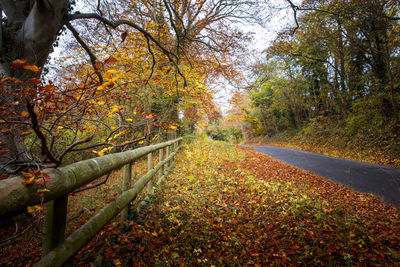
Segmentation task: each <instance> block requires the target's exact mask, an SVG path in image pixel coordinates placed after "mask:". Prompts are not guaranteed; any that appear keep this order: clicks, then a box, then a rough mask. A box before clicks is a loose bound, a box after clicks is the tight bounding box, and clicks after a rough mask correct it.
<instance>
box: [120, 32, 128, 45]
mask: <svg viewBox="0 0 400 267" xmlns="http://www.w3.org/2000/svg"><path fill="white" fill-rule="evenodd" d="M127 36H128V32H123V33H122V34H121V43H123V42H124V41H125V39H126V37H127Z"/></svg>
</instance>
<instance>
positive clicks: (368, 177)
mask: <svg viewBox="0 0 400 267" xmlns="http://www.w3.org/2000/svg"><path fill="white" fill-rule="evenodd" d="M250 147H253V148H254V149H255V150H257V151H260V152H262V153H265V154H267V155H270V156H271V157H274V158H276V159H278V160H280V161H283V162H286V163H289V164H290V165H293V166H296V167H299V168H302V169H304V170H307V171H311V172H313V173H315V174H318V175H320V176H323V177H326V178H328V179H330V180H332V181H334V182H335V183H339V184H342V185H346V186H348V187H350V188H352V189H354V190H355V191H357V192H363V193H372V194H374V195H375V196H377V197H379V198H381V199H382V200H384V201H386V202H389V203H392V204H395V205H396V206H400V169H396V168H391V167H386V166H379V165H374V164H369V163H364V162H359V161H354V160H345V159H339V158H333V157H329V156H325V155H321V154H315V153H310V152H303V151H299V150H294V149H286V148H280V147H272V146H250Z"/></svg>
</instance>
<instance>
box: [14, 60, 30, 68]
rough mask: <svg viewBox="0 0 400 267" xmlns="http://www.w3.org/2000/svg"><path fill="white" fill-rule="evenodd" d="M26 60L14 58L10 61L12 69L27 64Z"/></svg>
mask: <svg viewBox="0 0 400 267" xmlns="http://www.w3.org/2000/svg"><path fill="white" fill-rule="evenodd" d="M27 64H28V61H27V60H24V59H16V60H14V61H13V62H12V64H11V66H12V68H13V69H14V70H16V69H19V68H22V66H24V65H27Z"/></svg>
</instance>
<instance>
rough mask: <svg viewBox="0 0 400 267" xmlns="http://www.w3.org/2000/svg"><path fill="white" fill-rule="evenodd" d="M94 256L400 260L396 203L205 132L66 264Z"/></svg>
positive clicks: (239, 261) (258, 261)
mask: <svg viewBox="0 0 400 267" xmlns="http://www.w3.org/2000/svg"><path fill="white" fill-rule="evenodd" d="M99 197H100V196H99ZM78 203H79V202H78ZM78 206H79V205H78ZM135 210H136V209H135ZM8 262H9V261H8ZM93 262H95V266H265V265H290V266H297V265H330V266H343V265H345V266H346V265H347V266H396V265H398V264H399V262H400V215H399V208H396V207H395V206H393V205H390V204H387V203H385V202H383V201H381V200H380V199H378V198H376V197H374V196H372V195H370V194H363V193H357V192H354V191H353V190H351V189H349V188H347V187H344V186H341V185H338V184H335V183H333V182H331V181H329V180H327V179H325V178H322V177H319V176H316V175H313V174H312V173H310V172H307V171H304V170H301V169H298V168H295V167H292V166H290V165H287V164H284V163H281V162H280V161H277V160H275V159H273V158H270V157H268V156H266V155H264V154H260V153H258V152H255V151H253V150H252V149H250V148H242V147H235V146H233V145H230V144H227V143H223V142H214V141H209V140H200V141H196V142H194V143H191V144H187V145H185V146H184V148H183V150H182V151H181V152H180V153H179V154H178V155H177V158H176V166H175V169H174V172H173V174H172V175H171V176H170V177H168V179H167V180H166V182H165V183H164V184H162V185H161V186H160V187H158V188H157V190H156V191H155V195H154V196H153V197H152V198H151V199H150V201H149V202H148V205H146V206H145V207H144V208H142V209H140V210H139V212H132V214H131V215H130V216H129V221H128V222H127V223H124V224H120V223H119V222H118V220H114V221H113V222H111V223H109V224H108V225H106V227H105V228H104V229H103V230H102V231H101V232H100V233H99V234H98V235H97V236H96V237H94V238H93V239H92V240H91V242H89V243H88V244H87V245H86V246H85V247H84V248H83V249H81V251H80V252H79V253H78V254H77V255H75V257H73V258H72V259H71V260H70V261H69V262H68V263H67V264H66V266H78V265H79V266H88V265H90V264H92V263H93Z"/></svg>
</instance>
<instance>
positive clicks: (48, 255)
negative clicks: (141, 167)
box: [0, 138, 182, 267]
mask: <svg viewBox="0 0 400 267" xmlns="http://www.w3.org/2000/svg"><path fill="white" fill-rule="evenodd" d="M181 140H182V138H178V139H175V140H172V141H168V142H164V143H160V144H156V145H150V146H146V147H142V148H138V149H135V150H131V151H126V152H121V153H115V154H110V155H106V156H102V157H97V158H93V159H89V160H84V161H80V162H77V163H73V164H71V165H68V166H65V167H61V168H56V169H45V170H43V172H44V173H46V174H47V175H49V176H50V180H49V181H48V182H47V183H46V188H47V189H49V190H50V191H49V192H46V194H45V195H44V198H43V197H40V196H39V195H38V194H37V190H38V189H40V187H39V185H37V184H32V185H23V184H22V182H23V181H25V178H24V177H22V176H18V177H13V178H10V179H6V180H2V181H0V216H1V217H3V218H4V217H6V216H11V215H14V214H16V213H18V212H21V211H23V210H25V209H26V207H27V206H33V205H37V204H40V203H46V210H47V212H46V216H45V220H44V229H43V232H44V239H43V250H42V259H41V260H40V261H39V262H38V263H37V264H36V266H52V267H54V266H61V265H62V264H63V263H64V262H65V261H67V260H68V259H69V258H70V257H71V256H73V255H74V254H75V253H76V252H77V251H78V250H79V249H80V248H81V247H82V246H84V245H85V244H86V243H88V242H89V241H90V239H91V238H92V237H93V236H95V235H96V234H97V232H98V231H100V230H101V228H103V226H104V225H105V224H106V223H107V222H109V221H110V220H111V219H112V218H114V217H115V216H116V215H117V214H119V213H121V220H126V219H127V216H128V204H129V203H130V202H131V201H132V200H134V199H135V198H136V197H137V196H138V194H139V193H140V192H142V190H143V189H144V188H145V186H146V185H147V192H151V191H152V188H153V185H154V183H155V181H154V179H152V178H153V177H154V176H156V174H158V175H157V176H158V177H157V178H158V181H161V180H162V179H163V178H164V177H165V176H166V175H167V174H168V172H169V169H170V166H169V163H170V161H172V160H173V158H174V156H175V154H176V153H177V151H178V149H179V142H180V141H181ZM164 149H165V154H164ZM156 151H159V154H158V156H159V161H158V164H157V165H156V166H154V167H153V166H152V165H153V159H152V156H153V152H156ZM146 155H147V159H148V160H147V164H148V166H147V167H148V172H147V173H146V174H145V175H144V176H143V177H141V178H140V179H139V180H138V181H137V182H136V183H135V184H134V185H133V186H131V173H132V170H131V166H132V163H133V162H135V161H137V160H138V159H140V158H142V157H144V156H146ZM121 167H123V168H124V174H123V185H122V187H123V193H122V194H121V195H120V196H119V197H118V198H117V199H116V200H115V201H113V202H111V203H109V204H108V205H106V206H105V207H104V208H103V209H102V210H101V211H99V213H97V214H96V215H95V216H93V217H92V218H91V219H90V220H89V221H88V222H87V223H86V224H84V225H82V226H81V227H80V228H79V229H77V230H76V231H75V232H73V233H72V234H71V235H70V236H68V237H67V238H65V237H64V235H65V226H66V215H67V204H68V194H69V193H72V192H73V191H74V190H76V189H78V188H80V187H82V186H84V185H87V184H88V183H90V182H92V181H93V180H95V179H97V178H100V177H101V176H103V175H105V174H108V173H110V172H112V171H114V170H117V169H120V168H121Z"/></svg>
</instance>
